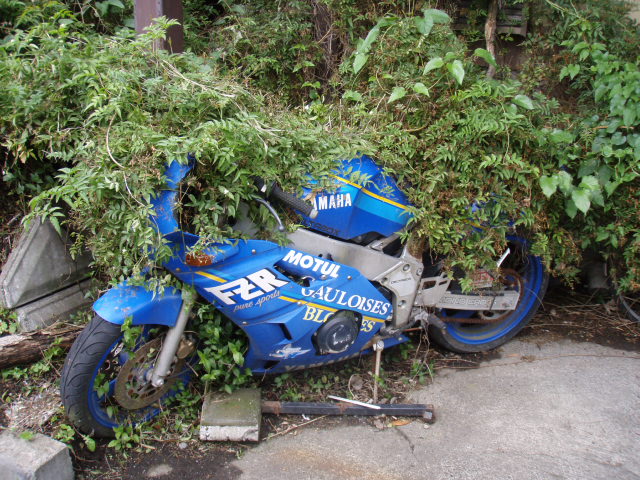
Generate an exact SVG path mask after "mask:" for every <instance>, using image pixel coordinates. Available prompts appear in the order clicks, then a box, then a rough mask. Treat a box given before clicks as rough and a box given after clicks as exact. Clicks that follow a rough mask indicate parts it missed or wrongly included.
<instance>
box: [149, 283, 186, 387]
mask: <svg viewBox="0 0 640 480" xmlns="http://www.w3.org/2000/svg"><path fill="white" fill-rule="evenodd" d="M195 300H196V293H195V292H194V291H193V290H190V289H186V290H183V291H182V307H181V308H180V313H179V314H178V320H177V321H176V324H175V325H174V326H173V327H171V328H170V329H169V330H168V331H167V334H166V336H165V338H164V342H163V344H162V349H161V350H160V354H159V355H158V359H157V360H156V365H155V367H154V368H153V372H152V373H151V385H153V386H154V387H156V388H159V387H161V386H162V385H164V378H165V377H166V376H167V375H169V373H171V364H172V363H173V357H175V355H176V352H177V351H178V346H179V345H180V339H181V338H182V334H183V333H184V329H185V327H186V326H187V320H188V319H189V314H190V313H191V309H192V308H193V304H194V302H195Z"/></svg>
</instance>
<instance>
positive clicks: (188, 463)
mask: <svg viewBox="0 0 640 480" xmlns="http://www.w3.org/2000/svg"><path fill="white" fill-rule="evenodd" d="M181 446H183V447H184V448H180V446H179V444H162V443H156V446H154V447H153V449H150V451H149V452H134V453H131V454H129V456H128V458H126V459H125V458H123V456H122V455H120V454H115V452H114V451H113V449H110V448H107V447H105V446H104V445H100V446H99V448H97V449H96V451H95V452H93V453H91V454H90V455H86V453H83V457H82V458H81V457H79V456H76V458H75V462H74V463H75V468H76V477H77V478H78V479H79V480H80V479H93V480H98V479H99V480H125V479H130V478H136V479H140V480H143V479H147V478H149V479H153V478H157V479H159V480H164V479H176V478H179V479H184V480H186V479H190V478H197V479H203V480H204V479H216V480H233V479H236V478H238V477H239V476H240V473H241V472H240V470H238V469H237V468H235V467H233V466H231V462H232V461H233V460H235V459H236V458H237V455H238V450H237V448H238V447H237V446H234V447H227V446H225V445H224V444H223V445H216V444H193V443H189V444H184V445H181Z"/></svg>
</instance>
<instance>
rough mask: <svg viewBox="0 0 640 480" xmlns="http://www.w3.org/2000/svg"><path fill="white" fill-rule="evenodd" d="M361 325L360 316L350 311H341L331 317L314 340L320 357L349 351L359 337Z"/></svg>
mask: <svg viewBox="0 0 640 480" xmlns="http://www.w3.org/2000/svg"><path fill="white" fill-rule="evenodd" d="M360 323H361V322H360V318H359V316H358V315H357V314H356V313H354V312H352V311H349V310H339V311H337V312H336V313H334V314H333V315H331V317H329V318H328V319H327V321H326V322H325V323H323V324H322V326H321V327H320V328H319V329H318V330H317V331H316V333H315V335H314V338H313V342H314V344H315V346H316V350H317V352H318V355H328V354H330V353H342V352H345V351H346V350H348V349H349V347H350V346H351V345H353V343H354V342H355V341H356V338H357V337H358V332H359V331H360Z"/></svg>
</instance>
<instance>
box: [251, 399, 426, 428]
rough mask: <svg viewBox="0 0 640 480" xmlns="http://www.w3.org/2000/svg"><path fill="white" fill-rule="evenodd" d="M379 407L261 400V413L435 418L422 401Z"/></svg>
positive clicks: (342, 403)
mask: <svg viewBox="0 0 640 480" xmlns="http://www.w3.org/2000/svg"><path fill="white" fill-rule="evenodd" d="M377 406H378V407H380V408H379V409H375V410H374V409H371V408H367V407H361V406H358V405H351V404H348V403H344V402H340V403H319V402H274V401H266V400H265V401H263V402H262V413H272V414H274V415H281V414H290V415H302V414H306V415H367V416H372V415H395V416H398V417H422V418H423V419H424V420H425V421H427V422H429V423H432V422H433V421H434V420H435V417H434V415H433V405H428V404H424V403H413V404H411V403H394V404H387V403H385V404H381V405H377Z"/></svg>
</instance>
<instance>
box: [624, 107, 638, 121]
mask: <svg viewBox="0 0 640 480" xmlns="http://www.w3.org/2000/svg"><path fill="white" fill-rule="evenodd" d="M633 106H634V105H627V106H626V108H625V109H624V111H623V112H622V120H623V121H624V124H625V125H634V124H635V121H636V115H637V114H636V109H635V108H632V107H633Z"/></svg>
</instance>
